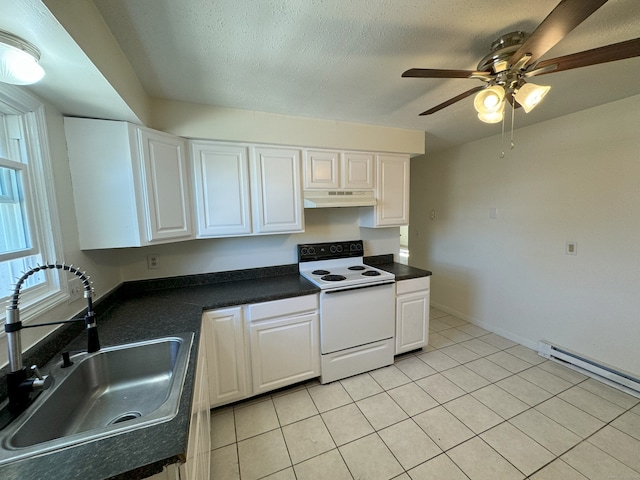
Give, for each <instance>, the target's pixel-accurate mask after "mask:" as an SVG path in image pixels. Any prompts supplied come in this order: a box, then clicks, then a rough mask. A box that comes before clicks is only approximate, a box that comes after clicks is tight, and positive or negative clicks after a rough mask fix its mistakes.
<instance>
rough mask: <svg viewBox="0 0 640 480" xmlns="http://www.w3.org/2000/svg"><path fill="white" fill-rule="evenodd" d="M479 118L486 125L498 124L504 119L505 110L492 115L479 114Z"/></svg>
mask: <svg viewBox="0 0 640 480" xmlns="http://www.w3.org/2000/svg"><path fill="white" fill-rule="evenodd" d="M478 118H479V119H480V121H482V122H484V123H498V122H501V121H502V119H503V118H504V109H502V110H499V111H497V112H492V113H479V114H478Z"/></svg>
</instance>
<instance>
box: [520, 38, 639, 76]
mask: <svg viewBox="0 0 640 480" xmlns="http://www.w3.org/2000/svg"><path fill="white" fill-rule="evenodd" d="M633 57H640V38H634V39H633V40H627V41H625V42H620V43H614V44H612V45H606V46H604V47H598V48H593V49H591V50H585V51H584V52H578V53H573V54H571V55H565V56H563V57H557V58H550V59H549V60H542V61H541V62H538V63H537V64H536V65H535V67H534V69H533V70H531V71H530V72H527V73H525V76H526V77H533V76H535V75H545V74H547V73H553V72H561V71H563V70H571V69H572V68H580V67H588V66H589V65H597V64H599V63H607V62H615V61H616V60H624V59H626V58H633Z"/></svg>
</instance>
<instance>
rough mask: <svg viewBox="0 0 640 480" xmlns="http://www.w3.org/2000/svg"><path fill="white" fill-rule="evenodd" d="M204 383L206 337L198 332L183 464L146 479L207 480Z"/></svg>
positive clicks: (208, 426)
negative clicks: (194, 374) (196, 358)
mask: <svg viewBox="0 0 640 480" xmlns="http://www.w3.org/2000/svg"><path fill="white" fill-rule="evenodd" d="M208 382H209V375H208V364H207V348H206V337H205V335H204V332H202V334H201V335H200V343H199V346H198V361H197V364H196V376H195V382H194V386H193V401H192V404H191V418H190V423H189V436H188V437H187V438H188V441H187V453H186V462H185V463H182V464H178V463H174V464H171V465H167V466H165V467H164V468H163V469H162V472H160V473H158V474H156V475H153V476H151V477H148V480H209V478H210V470H211V468H210V455H211V421H210V411H209V383H208Z"/></svg>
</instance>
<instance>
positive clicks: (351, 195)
mask: <svg viewBox="0 0 640 480" xmlns="http://www.w3.org/2000/svg"><path fill="white" fill-rule="evenodd" d="M375 204H376V198H375V194H374V193H373V191H372V190H305V191H304V208H330V207H372V206H374V205H375Z"/></svg>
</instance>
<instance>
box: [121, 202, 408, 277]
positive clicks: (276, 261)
mask: <svg viewBox="0 0 640 480" xmlns="http://www.w3.org/2000/svg"><path fill="white" fill-rule="evenodd" d="M358 215H359V209H358V208H355V207H350V208H328V209H326V208H325V209H306V210H305V224H306V225H305V232H304V233H296V234H291V235H261V236H254V237H234V238H215V239H201V240H192V241H188V242H180V243H172V244H166V245H158V246H154V247H145V248H128V249H122V250H120V264H121V267H122V275H123V280H140V279H146V278H161V277H170V276H176V275H188V274H197V273H209V272H224V271H228V270H240V269H245V268H257V267H266V266H274V265H287V264H293V263H297V262H298V258H297V249H296V246H297V244H298V243H308V242H325V241H332V240H334V241H340V240H357V239H363V240H364V241H365V255H382V254H387V253H392V254H395V255H397V254H398V250H399V248H400V247H399V243H400V242H399V238H400V235H399V231H398V228H397V227H395V228H379V229H373V228H360V227H359V226H358ZM149 254H154V255H158V256H159V263H160V268H158V269H154V270H149V269H148V268H147V255H149Z"/></svg>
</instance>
